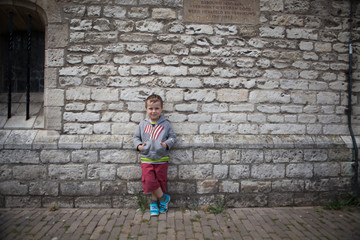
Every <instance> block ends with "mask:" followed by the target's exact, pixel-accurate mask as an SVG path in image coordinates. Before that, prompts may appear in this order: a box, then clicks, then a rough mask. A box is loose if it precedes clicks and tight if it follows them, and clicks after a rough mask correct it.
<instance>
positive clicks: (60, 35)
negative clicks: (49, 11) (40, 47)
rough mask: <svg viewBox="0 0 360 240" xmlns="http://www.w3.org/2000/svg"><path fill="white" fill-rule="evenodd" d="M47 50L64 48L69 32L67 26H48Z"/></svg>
mask: <svg viewBox="0 0 360 240" xmlns="http://www.w3.org/2000/svg"><path fill="white" fill-rule="evenodd" d="M47 29H48V35H47V36H48V48H50V49H51V48H61V47H65V46H66V45H67V44H68V41H69V34H68V32H69V30H68V25H67V24H61V25H58V24H49V26H48V28H47Z"/></svg>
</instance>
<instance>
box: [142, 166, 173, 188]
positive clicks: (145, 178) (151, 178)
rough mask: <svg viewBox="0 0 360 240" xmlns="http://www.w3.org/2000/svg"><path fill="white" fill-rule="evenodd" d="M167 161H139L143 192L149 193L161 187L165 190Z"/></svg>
mask: <svg viewBox="0 0 360 240" xmlns="http://www.w3.org/2000/svg"><path fill="white" fill-rule="evenodd" d="M167 169H168V163H161V164H151V163H141V170H142V177H141V181H142V187H143V190H144V193H151V192H153V191H155V190H156V189H158V188H159V187H161V189H162V191H163V192H166V183H167Z"/></svg>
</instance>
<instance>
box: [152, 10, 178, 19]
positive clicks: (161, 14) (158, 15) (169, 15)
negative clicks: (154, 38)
mask: <svg viewBox="0 0 360 240" xmlns="http://www.w3.org/2000/svg"><path fill="white" fill-rule="evenodd" d="M151 17H152V18H153V19H162V20H171V19H176V11H175V10H174V9H171V8H153V9H152V13H151Z"/></svg>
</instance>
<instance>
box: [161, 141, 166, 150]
mask: <svg viewBox="0 0 360 240" xmlns="http://www.w3.org/2000/svg"><path fill="white" fill-rule="evenodd" d="M160 145H161V146H163V147H164V148H165V149H167V148H168V145H167V144H166V143H164V142H160Z"/></svg>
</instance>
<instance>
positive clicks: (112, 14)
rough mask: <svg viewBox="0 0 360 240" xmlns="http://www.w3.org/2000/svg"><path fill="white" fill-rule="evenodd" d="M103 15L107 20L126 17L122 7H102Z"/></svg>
mask: <svg viewBox="0 0 360 240" xmlns="http://www.w3.org/2000/svg"><path fill="white" fill-rule="evenodd" d="M103 14H104V16H105V17H107V18H120V19H123V18H125V17H126V9H125V8H124V7H120V6H110V5H107V6H105V7H104V10H103Z"/></svg>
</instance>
